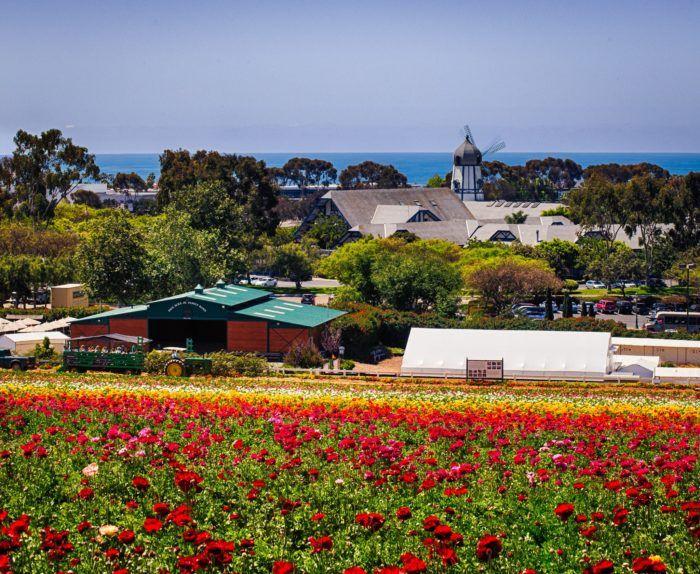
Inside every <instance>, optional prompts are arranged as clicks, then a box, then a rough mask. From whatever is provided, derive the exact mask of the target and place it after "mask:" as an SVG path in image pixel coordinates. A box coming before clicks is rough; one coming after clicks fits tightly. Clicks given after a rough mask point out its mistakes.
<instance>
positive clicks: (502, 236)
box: [489, 229, 515, 242]
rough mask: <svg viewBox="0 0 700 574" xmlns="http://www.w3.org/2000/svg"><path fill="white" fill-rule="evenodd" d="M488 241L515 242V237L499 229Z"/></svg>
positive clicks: (505, 230)
mask: <svg viewBox="0 0 700 574" xmlns="http://www.w3.org/2000/svg"><path fill="white" fill-rule="evenodd" d="M489 241H506V242H509V241H515V235H513V234H512V233H511V232H510V231H508V230H507V229H501V230H500V231H496V233H494V234H493V235H492V236H491V239H490V240H489Z"/></svg>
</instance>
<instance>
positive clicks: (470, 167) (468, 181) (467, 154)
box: [452, 125, 506, 201]
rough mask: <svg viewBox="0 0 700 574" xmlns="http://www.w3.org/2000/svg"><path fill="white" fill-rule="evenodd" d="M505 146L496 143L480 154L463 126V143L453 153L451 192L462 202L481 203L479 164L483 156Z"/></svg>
mask: <svg viewBox="0 0 700 574" xmlns="http://www.w3.org/2000/svg"><path fill="white" fill-rule="evenodd" d="M505 146H506V144H505V143H504V142H502V141H497V142H495V143H493V144H492V145H490V146H489V148H488V149H487V150H486V151H485V152H484V153H483V154H482V153H481V151H480V150H479V148H478V147H476V144H475V143H474V136H473V135H472V131H471V129H469V126H468V125H465V126H464V141H463V142H462V143H461V145H460V146H459V147H458V148H457V149H456V150H455V152H454V159H453V165H452V190H453V191H454V192H455V193H456V194H457V195H459V198H460V199H461V200H462V201H483V200H484V192H483V191H482V186H483V183H484V182H483V179H482V177H481V162H482V160H483V158H484V156H485V155H487V154H492V153H496V152H497V151H498V150H501V149H503V148H504V147H505Z"/></svg>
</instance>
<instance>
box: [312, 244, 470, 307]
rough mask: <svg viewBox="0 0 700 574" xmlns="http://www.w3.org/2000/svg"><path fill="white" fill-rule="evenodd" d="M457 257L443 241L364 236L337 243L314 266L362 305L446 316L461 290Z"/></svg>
mask: <svg viewBox="0 0 700 574" xmlns="http://www.w3.org/2000/svg"><path fill="white" fill-rule="evenodd" d="M459 255H460V250H459V248H458V247H457V246H455V245H454V244H451V243H447V242H444V241H437V240H430V241H423V240H418V241H411V242H409V243H406V242H405V241H402V240H400V239H397V238H393V237H392V238H389V239H372V238H369V237H365V238H361V239H360V240H358V241H355V242H352V243H348V244H346V245H343V246H342V247H341V248H339V249H337V250H336V251H335V252H334V253H333V254H331V255H330V256H329V257H326V258H325V259H322V260H321V261H320V263H319V266H318V268H319V271H320V272H321V274H323V275H326V276H328V277H334V278H336V279H338V280H339V281H340V282H341V283H343V284H344V285H347V286H349V287H350V288H352V289H353V290H354V291H355V292H356V293H358V294H359V299H360V300H361V301H363V302H365V303H371V304H377V303H382V304H384V305H388V306H391V307H394V308H397V309H404V310H425V309H429V308H433V309H439V310H440V312H442V313H444V314H451V313H454V311H455V305H456V299H457V296H458V294H459V291H460V290H461V288H462V279H461V276H460V272H459V269H458V267H457V263H456V262H457V260H458V259H459ZM341 295H342V294H341Z"/></svg>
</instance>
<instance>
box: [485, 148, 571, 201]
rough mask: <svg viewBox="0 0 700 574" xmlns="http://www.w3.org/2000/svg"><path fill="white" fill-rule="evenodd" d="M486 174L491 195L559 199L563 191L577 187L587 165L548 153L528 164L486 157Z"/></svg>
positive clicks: (512, 199) (518, 198) (512, 198)
mask: <svg viewBox="0 0 700 574" xmlns="http://www.w3.org/2000/svg"><path fill="white" fill-rule="evenodd" d="M482 174H483V176H484V180H485V183H484V194H485V196H486V198H487V199H505V200H511V201H514V200H520V201H555V200H556V199H557V197H558V192H559V191H563V190H567V189H571V188H572V187H574V185H575V184H576V182H577V181H578V180H579V179H580V178H581V176H582V174H583V169H582V168H581V166H580V165H579V164H577V163H576V162H574V161H572V160H570V159H560V158H553V157H548V158H545V159H542V160H538V159H535V160H530V161H528V162H527V163H526V164H525V165H524V166H522V165H507V164H505V163H503V162H500V161H492V162H489V161H486V162H484V163H483V168H482Z"/></svg>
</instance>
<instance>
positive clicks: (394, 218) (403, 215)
mask: <svg viewBox="0 0 700 574" xmlns="http://www.w3.org/2000/svg"><path fill="white" fill-rule="evenodd" d="M420 211H421V208H420V207H418V206H417V205H378V206H377V208H376V209H375V210H374V215H373V216H372V221H371V223H405V222H406V221H408V220H409V219H411V218H412V217H415V215H416V214H417V213H419V212H420Z"/></svg>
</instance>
